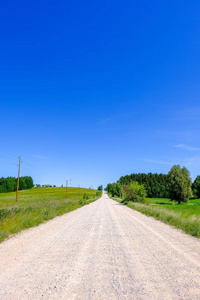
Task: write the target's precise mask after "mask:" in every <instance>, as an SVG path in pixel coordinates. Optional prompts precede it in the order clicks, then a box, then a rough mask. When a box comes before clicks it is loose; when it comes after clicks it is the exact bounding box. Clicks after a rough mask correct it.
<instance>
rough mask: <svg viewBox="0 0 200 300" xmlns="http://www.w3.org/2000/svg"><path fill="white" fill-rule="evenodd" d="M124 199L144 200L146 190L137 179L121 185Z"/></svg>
mask: <svg viewBox="0 0 200 300" xmlns="http://www.w3.org/2000/svg"><path fill="white" fill-rule="evenodd" d="M123 193H124V198H125V201H133V202H144V201H145V197H146V196H147V192H146V190H145V187H144V185H143V184H139V183H138V182H137V181H133V182H131V183H130V184H129V185H125V186H124V187H123Z"/></svg>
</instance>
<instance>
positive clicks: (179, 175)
mask: <svg viewBox="0 0 200 300" xmlns="http://www.w3.org/2000/svg"><path fill="white" fill-rule="evenodd" d="M168 175H169V179H168V180H169V182H168V191H169V194H170V198H171V200H175V201H178V204H180V203H181V202H187V201H188V200H189V198H191V197H192V189H191V186H192V182H191V179H190V172H189V171H188V170H187V169H186V168H185V167H183V168H181V167H180V166H179V165H174V166H173V167H172V168H171V169H170V171H169V173H168Z"/></svg>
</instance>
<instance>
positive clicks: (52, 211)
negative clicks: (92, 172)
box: [0, 188, 101, 242]
mask: <svg viewBox="0 0 200 300" xmlns="http://www.w3.org/2000/svg"><path fill="white" fill-rule="evenodd" d="M96 193H97V191H96V190H89V189H81V188H78V189H76V188H68V198H67V199H66V191H65V188H33V189H32V190H28V191H21V193H20V194H19V202H17V203H16V202H15V194H14V193H6V194H1V196H0V242H2V241H3V240H5V239H6V238H8V237H9V236H10V235H11V234H15V233H17V232H19V231H21V230H23V229H26V228H30V227H33V226H37V225H39V224H41V223H43V222H45V221H47V220H50V219H53V218H54V217H56V216H60V215H62V214H64V213H67V212H70V211H73V210H75V209H77V208H79V207H81V206H83V205H87V204H89V203H91V202H93V201H95V200H97V199H99V198H100V196H101V195H99V194H98V195H97V194H96Z"/></svg>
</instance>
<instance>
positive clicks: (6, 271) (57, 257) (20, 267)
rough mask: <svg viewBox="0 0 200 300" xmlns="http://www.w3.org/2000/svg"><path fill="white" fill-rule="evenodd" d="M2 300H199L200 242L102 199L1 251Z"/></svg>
mask: <svg viewBox="0 0 200 300" xmlns="http://www.w3.org/2000/svg"><path fill="white" fill-rule="evenodd" d="M0 299H15V300H17V299H20V300H24V299H29V300H32V299H120V300H121V299H153V300H155V299H162V300H163V299H170V300H171V299H192V300H194V299H198V300H199V299H200V240H198V239H196V238H193V237H191V236H188V235H186V234H184V233H182V232H181V231H179V230H177V229H174V228H172V227H170V226H168V225H166V224H163V223H161V222H159V221H156V220H154V219H153V218H149V217H146V216H145V215H142V214H141V213H139V212H136V211H133V210H131V209H129V208H128V207H126V206H124V205H122V204H119V203H117V202H115V201H113V200H111V199H109V198H108V196H107V195H105V194H104V195H103V197H102V198H101V199H99V200H97V201H96V202H94V203H92V204H90V205H87V206H84V207H82V208H80V209H78V210H76V211H73V212H71V213H68V214H65V215H63V216H61V217H56V218H55V219H53V220H51V221H49V222H47V223H45V224H42V225H40V226H38V227H35V228H31V229H29V230H26V231H23V232H22V233H20V234H18V235H16V236H14V237H12V238H10V239H9V240H7V241H5V242H3V243H1V244H0Z"/></svg>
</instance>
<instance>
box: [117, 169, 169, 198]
mask: <svg viewBox="0 0 200 300" xmlns="http://www.w3.org/2000/svg"><path fill="white" fill-rule="evenodd" d="M132 181H137V182H138V183H139V184H143V185H144V187H145V189H146V192H147V197H149V198H168V197H169V192H168V190H167V184H168V175H166V174H157V173H155V174H153V173H148V174H145V173H139V174H135V173H133V174H131V175H126V176H122V177H120V179H119V180H118V183H119V184H120V185H127V184H130V183H131V182H132Z"/></svg>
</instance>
